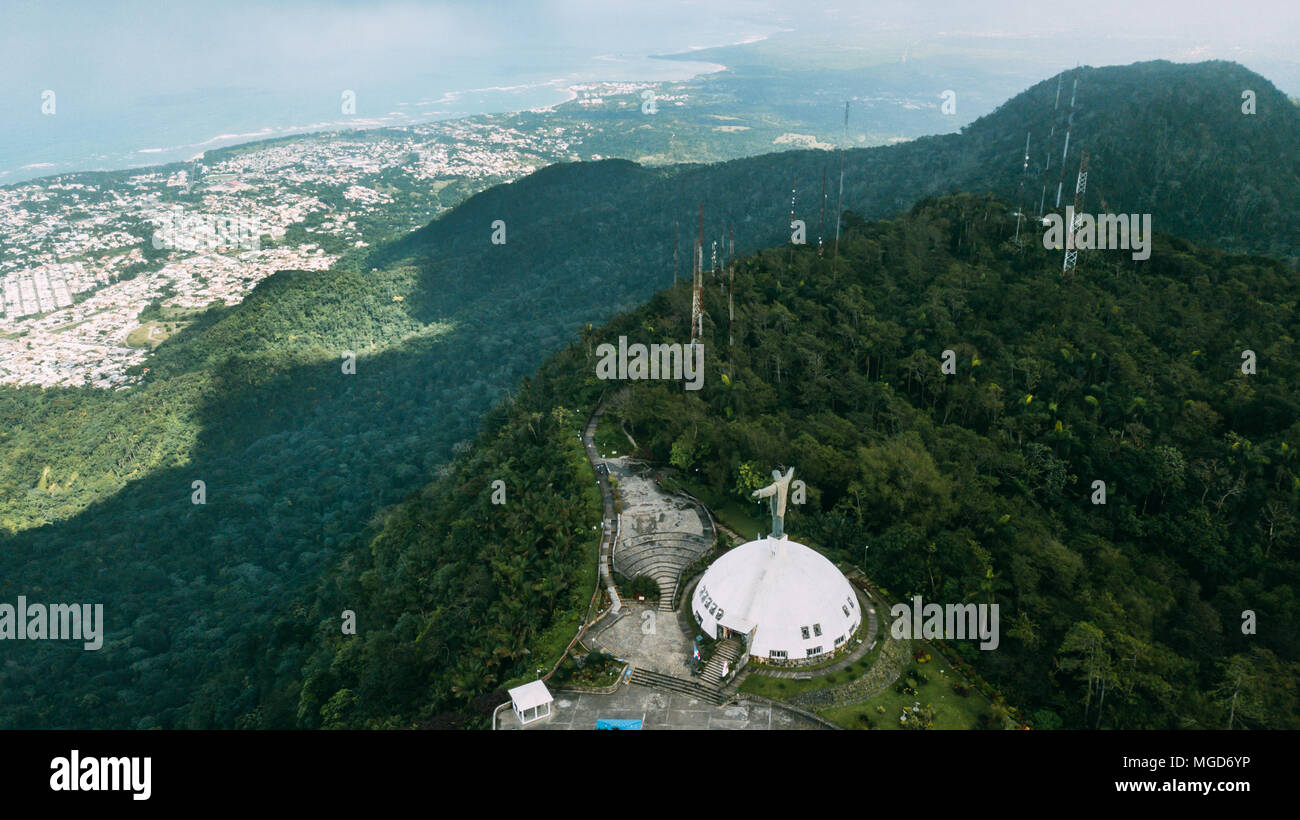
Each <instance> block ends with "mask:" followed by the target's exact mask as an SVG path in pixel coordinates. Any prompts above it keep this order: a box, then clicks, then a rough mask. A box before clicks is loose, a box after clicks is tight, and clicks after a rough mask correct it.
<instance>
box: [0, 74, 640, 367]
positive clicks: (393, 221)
mask: <svg viewBox="0 0 1300 820" xmlns="http://www.w3.org/2000/svg"><path fill="white" fill-rule="evenodd" d="M649 87H650V86H649V85H647V84H629V83H592V84H588V85H585V86H578V87H575V88H574V89H572V90H571V92H570V95H571V99H572V100H574V101H575V102H574V104H575V105H577V106H582V107H583V108H584V109H585V108H586V107H589V106H591V105H600V104H603V102H604V100H605V98H606V97H614V96H618V97H623V98H626V99H625V101H624V103H623V105H624V107H629V106H634V105H636V104H637V103H636V102H635V101H637V100H639V99H640V97H639V94H640V93H641V92H642V91H644V90H645V89H647V88H649ZM547 110H548V109H542V110H540V111H536V112H531V113H534V114H538V113H544V112H545V111H547ZM511 116H512V115H485V116H481V117H476V118H470V119H464V120H451V121H444V122H437V123H430V124H425V125H418V126H407V127H396V128H388V129H381V130H376V131H360V132H347V133H342V134H340V133H333V134H314V135H308V136H301V137H294V138H288V139H284V140H277V141H272V142H268V143H254V144H251V145H247V146H237V147H235V148H228V149H222V150H219V151H214V152H209V153H207V154H200V155H198V156H196V157H194V158H193V159H191V160H190V161H189V162H187V163H179V164H173V165H170V166H164V167H163V168H161V169H158V168H155V169H144V170H139V171H122V172H114V173H110V174H105V173H93V172H92V173H84V174H68V175H63V176H59V177H53V178H47V179H43V180H42V179H38V180H33V181H30V182H24V183H19V184H15V185H10V186H7V187H3V188H0V242H2V250H0V297H2V298H0V382H3V383H10V384H28V385H39V386H42V387H54V386H86V387H99V388H123V387H127V386H130V385H131V384H133V383H135V382H136V381H138V380H139V378H141V374H142V373H143V372H144V371H142V370H139V369H136V370H134V371H133V370H132V368H133V367H134V366H135V365H139V364H141V363H142V362H144V360H145V359H146V358H147V355H148V352H149V350H151V349H152V348H153V347H155V346H156V345H157V344H159V343H160V342H162V341H163V340H165V338H166V336H167V335H170V334H171V333H174V332H176V330H178V329H180V328H183V327H184V325H185V317H187V316H193V315H194V314H196V313H198V312H200V311H202V310H204V309H206V308H207V307H209V306H212V305H214V304H224V305H233V304H236V303H238V302H240V301H241V300H242V299H243V298H244V297H245V295H246V294H247V293H248V292H249V291H250V290H252V289H253V288H254V287H255V286H256V285H257V284H258V283H259V282H260V281H262V280H263V279H265V278H266V277H268V276H270V275H272V274H274V273H275V272H276V271H280V270H323V269H326V268H328V267H330V266H331V265H332V264H334V263H335V262H336V261H338V259H339V258H340V256H341V255H342V254H343V253H346V252H348V251H349V250H354V249H357V250H359V249H364V248H366V247H368V246H370V245H372V244H373V243H374V242H376V241H378V240H380V239H387V238H392V237H393V236H394V231H395V230H396V231H397V232H399V233H400V232H401V231H405V230H413V229H415V228H418V227H420V226H421V225H423V224H425V223H426V222H427V221H428V220H429V219H432V218H434V217H436V216H437V215H438V214H439V213H441V212H442V211H444V210H446V209H447V208H449V207H450V206H452V205H454V204H455V203H456V202H457V201H459V200H460V199H462V198H463V197H465V196H468V195H470V194H472V193H474V192H475V191H478V190H482V189H483V188H486V187H488V186H490V185H494V184H498V183H500V182H506V181H510V180H513V179H516V178H518V177H521V176H524V175H526V174H528V173H531V172H532V171H534V170H536V169H537V168H539V167H541V166H543V165H546V164H549V163H552V162H556V161H561V160H578V159H598V158H599V155H585V156H582V155H579V154H578V153H577V148H578V147H579V146H580V145H581V144H582V142H583V140H584V138H585V137H587V136H588V135H589V134H590V133H591V131H592V129H593V127H592V126H591V125H590V124H589V123H586V122H584V121H583V120H581V119H577V120H573V119H566V120H564V121H563V124H557V125H551V124H545V120H542V119H540V118H537V117H533V118H532V119H531V121H530V122H532V123H538V124H537V125H535V126H531V127H524V128H521V127H511V126H510V124H509V123H508V122H505V120H507V119H508V118H510V117H511ZM394 226H397V227H396V229H395V228H394ZM151 306H152V308H153V309H154V311H155V312H157V313H158V314H159V315H165V316H166V317H167V318H168V319H171V320H173V321H170V322H167V323H165V324H164V323H158V322H147V321H143V320H142V319H141V314H142V313H144V312H145V311H146V309H148V308H150V307H151Z"/></svg>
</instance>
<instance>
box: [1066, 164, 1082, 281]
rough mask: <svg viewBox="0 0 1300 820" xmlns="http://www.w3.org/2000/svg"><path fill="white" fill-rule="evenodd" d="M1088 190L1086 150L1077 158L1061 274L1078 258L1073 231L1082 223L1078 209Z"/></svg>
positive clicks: (1068, 269) (1067, 271)
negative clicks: (1072, 205) (1072, 200)
mask: <svg viewBox="0 0 1300 820" xmlns="http://www.w3.org/2000/svg"><path fill="white" fill-rule="evenodd" d="M1087 190H1088V152H1087V151H1084V152H1083V154H1082V156H1081V157H1080V159H1079V180H1078V181H1077V182H1076V183H1075V184H1074V216H1073V217H1072V218H1071V219H1070V232H1069V234H1067V235H1066V238H1067V240H1068V241H1067V242H1066V246H1065V262H1064V264H1062V266H1061V275H1063V276H1064V275H1065V274H1067V273H1069V272H1070V271H1072V270H1074V264H1075V262H1076V261H1077V260H1078V258H1079V248H1078V245H1077V244H1076V242H1075V235H1074V232H1075V231H1077V230H1079V226H1080V225H1081V224H1082V223H1083V217H1082V215H1081V214H1080V211H1081V210H1082V208H1083V195H1084V192H1085V191H1087Z"/></svg>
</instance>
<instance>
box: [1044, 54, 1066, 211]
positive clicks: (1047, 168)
mask: <svg viewBox="0 0 1300 820" xmlns="http://www.w3.org/2000/svg"><path fill="white" fill-rule="evenodd" d="M1064 77H1065V73H1064V72H1062V73H1060V74H1058V75H1056V102H1055V103H1054V104H1053V105H1052V130H1051V131H1049V132H1048V133H1047V142H1046V143H1044V151H1043V153H1044V154H1045V155H1046V156H1047V160H1046V162H1044V163H1043V193H1042V195H1041V196H1039V197H1038V218H1039V219H1042V217H1043V206H1044V205H1046V204H1047V175H1048V173H1049V172H1051V170H1052V137H1054V136H1056V113H1057V112H1058V111H1060V110H1061V80H1062V79H1064Z"/></svg>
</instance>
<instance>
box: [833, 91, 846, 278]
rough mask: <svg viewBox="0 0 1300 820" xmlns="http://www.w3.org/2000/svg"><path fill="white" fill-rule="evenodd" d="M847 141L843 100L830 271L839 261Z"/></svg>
mask: <svg viewBox="0 0 1300 820" xmlns="http://www.w3.org/2000/svg"><path fill="white" fill-rule="evenodd" d="M848 143H849V101H848V100H845V101H844V137H843V138H842V139H841V140H840V195H839V197H838V198H837V199H836V200H835V253H834V254H833V255H832V256H831V273H835V269H836V266H837V265H838V263H839V261H840V219H841V215H842V214H843V213H844V148H845V146H847V145H848Z"/></svg>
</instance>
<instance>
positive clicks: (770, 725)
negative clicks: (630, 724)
mask: <svg viewBox="0 0 1300 820" xmlns="http://www.w3.org/2000/svg"><path fill="white" fill-rule="evenodd" d="M551 710H552V712H551V716H550V717H549V718H545V719H543V720H540V721H538V722H536V723H530V724H529V725H528V726H527V727H526V728H527V729H529V730H533V729H548V730H549V729H595V728H596V720H597V719H598V718H614V719H632V720H639V721H641V726H642V728H644V729H750V730H752V729H824V728H826V727H825V726H823V725H821V724H819V723H817V722H815V721H813V720H809V719H808V718H806V717H804V716H803V715H800V714H798V713H796V712H793V711H790V710H788V709H784V708H782V707H781V706H780V705H772V704H768V703H760V702H757V701H742V702H740V703H734V704H728V705H726V706H714V705H713V704H711V703H706V702H704V701H702V700H699V699H697V698H692V697H689V696H687V695H678V694H673V693H668V692H659V691H656V690H654V689H646V688H645V687H643V686H620V687H619V688H618V691H617V692H615V693H614V694H612V695H598V694H587V693H573V692H559V693H557V694H556V695H555V702H554V703H552V704H551ZM497 721H498V724H497V728H498V729H520V728H524V727H521V726H520V725H519V721H518V719H517V718H516V717H515V714H514V712H513V711H512V710H511V709H510V708H509V707H506V708H505V709H502V710H501V712H500V714H499V715H498V718H497Z"/></svg>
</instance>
